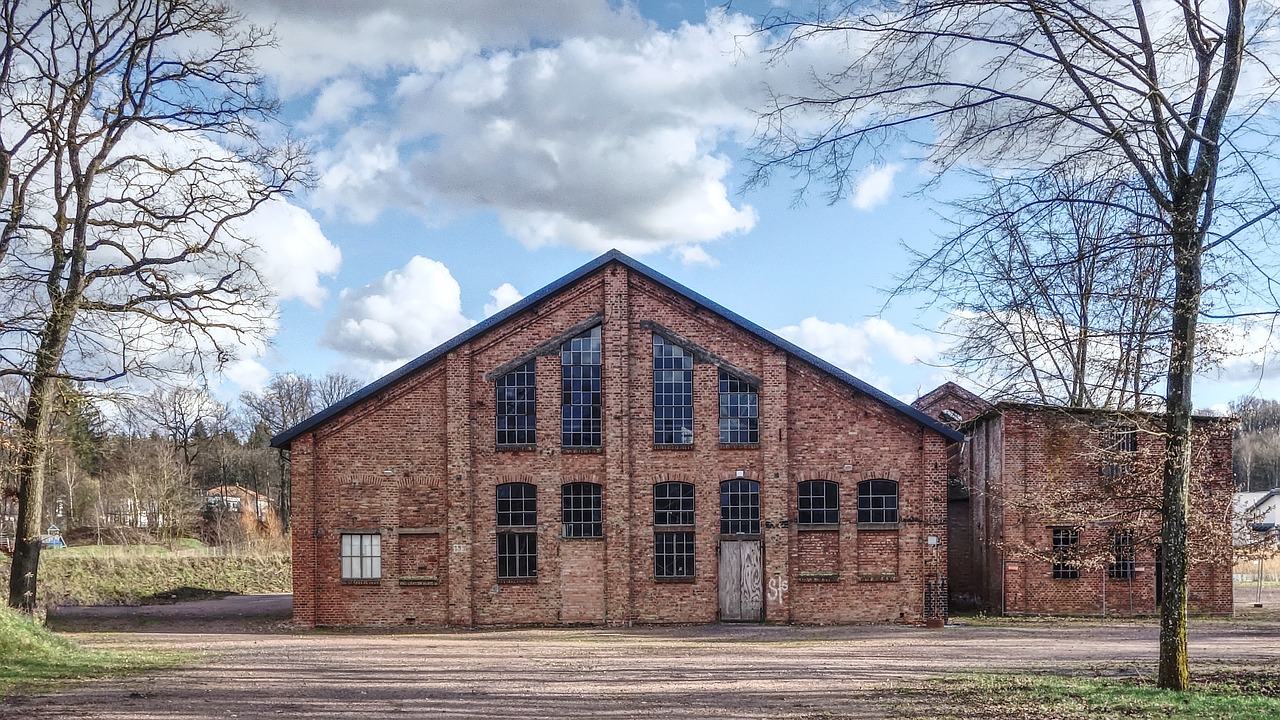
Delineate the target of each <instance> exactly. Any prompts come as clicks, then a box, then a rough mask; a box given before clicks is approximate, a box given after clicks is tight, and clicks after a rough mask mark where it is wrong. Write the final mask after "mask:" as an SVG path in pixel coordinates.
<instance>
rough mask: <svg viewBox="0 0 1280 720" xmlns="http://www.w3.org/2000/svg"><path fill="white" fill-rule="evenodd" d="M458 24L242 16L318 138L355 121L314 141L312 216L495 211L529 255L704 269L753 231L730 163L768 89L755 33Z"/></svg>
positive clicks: (635, 24)
mask: <svg viewBox="0 0 1280 720" xmlns="http://www.w3.org/2000/svg"><path fill="white" fill-rule="evenodd" d="M464 5H465V10H463V9H460V8H459V7H458V6H456V4H454V3H445V2H432V3H417V2H408V0H405V1H403V2H397V1H394V0H389V1H386V2H382V3H379V4H378V6H377V10H376V11H370V10H368V9H366V8H364V7H362V6H361V7H356V6H352V7H347V6H345V5H341V4H338V5H334V4H332V3H319V4H318V5H317V6H315V7H310V6H308V4H299V3H292V2H286V1H285V0H269V1H268V2H266V3H263V4H262V6H258V5H256V4H255V6H254V7H253V8H251V9H247V12H249V13H250V15H251V16H252V17H255V18H261V19H263V20H265V19H268V18H270V19H271V20H272V21H273V22H274V24H275V26H276V28H277V32H278V33H279V34H280V49H279V51H278V53H276V54H275V55H272V56H270V58H269V59H268V61H267V67H268V69H269V71H270V72H271V73H272V75H273V78H275V79H276V80H277V81H278V82H279V83H280V84H281V86H282V87H283V88H285V89H286V91H287V92H288V91H294V92H306V93H311V94H312V95H314V106H313V110H312V112H311V116H310V118H309V119H308V121H307V124H306V127H308V128H312V129H315V130H317V132H320V131H328V130H330V129H331V128H332V124H333V123H338V122H342V121H345V120H350V119H352V118H355V119H356V120H357V123H358V124H356V125H355V126H354V127H350V128H348V129H346V130H345V131H344V132H342V133H340V134H337V135H335V136H332V137H330V136H327V135H321V136H320V137H319V139H318V140H319V142H318V144H319V146H320V147H321V151H320V152H319V153H317V162H318V165H319V167H320V168H321V177H320V182H319V187H318V189H317V192H316V193H315V195H314V200H315V202H316V204H317V206H318V207H321V208H323V209H325V210H326V211H329V212H342V213H345V214H346V215H348V216H349V217H350V218H351V219H353V220H355V221H358V222H367V221H372V220H374V219H375V218H376V217H377V216H378V215H379V213H381V212H382V211H383V210H386V209H389V208H397V209H407V210H410V211H412V212H416V213H418V214H420V215H422V216H424V217H428V218H429V219H431V220H435V219H437V218H438V217H439V216H440V215H442V214H445V213H457V212H468V211H473V210H490V211H492V212H494V213H495V214H496V216H497V217H498V219H499V220H500V222H501V224H502V227H503V228H504V230H505V231H506V232H507V233H508V234H509V235H510V236H512V237H514V238H516V239H518V240H519V241H520V242H521V243H523V244H524V245H526V246H527V247H531V248H534V247H540V246H545V245H568V246H571V247H576V248H580V249H584V250H588V251H591V252H599V251H603V250H606V249H609V248H615V247H616V248H619V249H621V250H623V251H625V252H629V253H632V254H637V255H642V254H646V253H651V252H654V251H657V250H660V249H672V250H673V251H675V252H678V253H680V254H682V255H684V256H685V257H686V258H688V259H689V261H690V262H701V263H707V262H709V261H710V258H709V256H707V255H706V252H705V251H700V249H699V248H698V246H699V245H700V244H702V243H706V242H709V241H712V240H716V239H720V238H723V237H726V236H730V235H733V234H737V233H743V232H747V231H749V230H751V229H752V228H753V227H754V226H755V224H756V220H757V218H756V212H755V210H754V209H753V208H752V207H750V206H749V205H747V204H744V203H742V202H740V201H735V199H734V198H733V197H732V193H733V190H732V188H731V183H732V169H733V165H732V162H731V161H730V159H729V157H728V155H727V154H726V152H725V150H724V147H725V143H727V142H732V141H734V140H743V139H745V138H746V137H748V136H749V135H750V134H751V133H752V132H753V130H754V128H755V122H756V117H755V115H754V113H753V112H752V111H751V110H750V108H751V107H753V106H754V105H755V104H756V102H757V101H758V100H759V99H760V98H761V97H762V93H763V90H764V87H765V83H764V82H763V79H762V73H763V72H765V71H766V70H765V68H766V65H765V64H764V63H762V62H760V58H759V50H760V47H761V46H762V45H763V43H764V42H765V40H764V39H763V38H759V37H756V36H754V35H753V33H752V21H751V20H750V19H749V18H747V17H746V16H743V15H733V14H729V13H725V12H722V11H713V12H711V13H710V14H709V15H708V17H707V21H706V22H705V23H698V24H685V25H682V26H680V27H678V28H675V29H672V30H662V29H659V28H657V27H656V26H654V25H652V24H651V23H649V22H647V21H645V20H643V19H641V18H639V17H638V16H637V15H636V13H635V10H634V8H633V7H632V6H631V5H630V4H627V3H623V4H617V3H609V2H605V1H604V0H574V1H572V2H567V3H556V4H553V5H552V6H550V8H548V7H544V6H542V5H538V6H536V7H535V6H533V5H529V4H524V3H517V4H515V5H511V4H508V3H494V4H493V5H492V7H489V8H488V9H487V10H486V7H485V6H484V3H481V4H480V5H481V6H480V7H477V6H476V5H477V4H476V3H466V4H464ZM526 6H528V7H526ZM392 87H394V91H389V90H388V88H392ZM371 88H377V90H376V92H377V93H378V98H377V100H376V102H373V103H370V102H369V101H370V89H371ZM291 89H292V90H291ZM357 111H358V115H357Z"/></svg>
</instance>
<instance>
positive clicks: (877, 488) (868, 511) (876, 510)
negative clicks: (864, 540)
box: [858, 480, 898, 523]
mask: <svg viewBox="0 0 1280 720" xmlns="http://www.w3.org/2000/svg"><path fill="white" fill-rule="evenodd" d="M858 522H860V523H896V522H898V483H896V482H894V481H892V480H863V481H862V482H860V483H858Z"/></svg>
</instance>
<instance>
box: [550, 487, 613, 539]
mask: <svg viewBox="0 0 1280 720" xmlns="http://www.w3.org/2000/svg"><path fill="white" fill-rule="evenodd" d="M600 505H601V503H600V486H599V485H598V484H596V483H589V482H576V483H568V484H566V485H562V486H561V487H560V508H561V510H560V512H561V515H560V519H561V521H562V522H563V524H564V536H565V537H567V538H598V537H604V525H603V523H602V522H601V517H600Z"/></svg>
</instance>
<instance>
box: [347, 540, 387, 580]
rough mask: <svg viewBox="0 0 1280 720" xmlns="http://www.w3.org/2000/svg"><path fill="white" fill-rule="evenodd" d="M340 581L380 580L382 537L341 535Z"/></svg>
mask: <svg viewBox="0 0 1280 720" xmlns="http://www.w3.org/2000/svg"><path fill="white" fill-rule="evenodd" d="M341 542H342V579H343V580H380V579H382V536H381V535H379V534H378V533H342V539H341Z"/></svg>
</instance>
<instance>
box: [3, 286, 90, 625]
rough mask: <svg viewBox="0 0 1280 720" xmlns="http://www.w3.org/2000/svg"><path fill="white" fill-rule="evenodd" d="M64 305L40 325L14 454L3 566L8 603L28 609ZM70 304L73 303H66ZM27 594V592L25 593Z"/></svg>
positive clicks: (66, 317) (67, 317)
mask: <svg viewBox="0 0 1280 720" xmlns="http://www.w3.org/2000/svg"><path fill="white" fill-rule="evenodd" d="M65 307H66V304H63V307H62V308H59V310H61V312H59V311H57V310H55V312H54V313H53V314H52V315H51V316H50V318H49V322H48V324H47V325H46V327H45V333H44V339H43V341H42V342H41V348H40V352H39V353H38V354H37V355H36V371H35V373H34V374H33V376H32V378H31V395H30V397H29V398H28V400H27V412H26V416H25V417H24V418H23V421H22V437H21V449H20V451H19V455H18V467H17V472H18V526H17V528H16V532H15V533H14V535H15V536H16V537H15V538H14V546H13V564H12V565H11V567H10V570H9V607H13V608H26V609H28V610H31V609H32V608H33V606H34V602H35V592H36V581H37V575H38V571H39V564H40V540H41V533H42V530H43V527H42V525H43V523H42V521H43V518H42V517H41V510H42V509H43V508H44V481H45V470H46V468H45V461H46V460H47V459H48V456H49V424H50V419H51V418H52V416H53V407H54V401H55V395H56V393H57V390H58V380H57V377H56V374H57V371H58V366H59V365H60V364H61V363H62V352H63V348H65V347H66V343H67V336H68V335H69V333H70V331H71V322H72V319H73V318H74V315H75V314H74V311H71V312H68V311H66V309H65ZM71 307H74V304H72V305H71ZM28 593H30V596H28Z"/></svg>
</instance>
